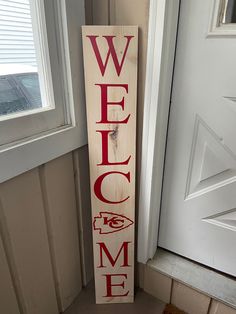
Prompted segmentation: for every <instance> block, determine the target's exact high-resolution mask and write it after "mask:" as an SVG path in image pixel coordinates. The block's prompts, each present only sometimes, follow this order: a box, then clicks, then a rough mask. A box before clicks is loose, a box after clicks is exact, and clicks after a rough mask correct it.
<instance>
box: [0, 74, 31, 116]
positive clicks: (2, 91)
mask: <svg viewBox="0 0 236 314" xmlns="http://www.w3.org/2000/svg"><path fill="white" fill-rule="evenodd" d="M29 107H30V105H29V103H28V101H27V99H26V98H25V97H24V95H23V94H22V93H21V91H20V90H18V89H17V87H16V86H14V83H13V82H12V81H11V79H10V78H6V77H0V114H1V115H6V114H9V113H13V112H18V111H21V110H27V109H29Z"/></svg>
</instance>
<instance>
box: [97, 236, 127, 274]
mask: <svg viewBox="0 0 236 314" xmlns="http://www.w3.org/2000/svg"><path fill="white" fill-rule="evenodd" d="M129 243H131V242H123V244H122V246H121V248H120V250H119V252H118V254H117V255H116V257H115V258H113V257H112V256H111V254H110V252H109V251H108V249H107V247H106V245H105V243H104V242H98V243H97V244H98V245H99V246H100V266H98V268H101V267H106V266H104V265H103V252H104V253H105V254H106V256H107V258H108V260H109V262H110V263H111V265H112V267H114V266H115V264H116V262H117V260H118V258H119V256H120V255H121V252H122V250H124V255H123V258H124V259H123V264H122V265H121V267H129V266H130V265H128V245H129Z"/></svg>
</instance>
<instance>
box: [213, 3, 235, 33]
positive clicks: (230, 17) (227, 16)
mask: <svg viewBox="0 0 236 314" xmlns="http://www.w3.org/2000/svg"><path fill="white" fill-rule="evenodd" d="M211 14H212V16H211V17H210V25H209V31H208V35H207V36H208V37H211V36H235V35H236V0H212V12H211Z"/></svg>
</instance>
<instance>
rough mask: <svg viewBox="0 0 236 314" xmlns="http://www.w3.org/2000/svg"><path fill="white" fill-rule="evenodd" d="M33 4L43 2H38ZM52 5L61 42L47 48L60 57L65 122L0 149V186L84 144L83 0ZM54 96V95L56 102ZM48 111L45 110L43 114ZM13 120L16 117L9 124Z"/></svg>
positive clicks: (36, 111) (25, 113)
mask: <svg viewBox="0 0 236 314" xmlns="http://www.w3.org/2000/svg"><path fill="white" fill-rule="evenodd" d="M44 1H45V0H44ZM44 1H43V2H44ZM46 1H48V0H46ZM36 2H37V3H40V2H41V3H42V1H41V0H37V1H36ZM51 3H52V8H53V11H52V12H50V14H54V18H55V19H54V20H55V21H56V23H55V25H54V30H53V31H54V32H58V30H59V34H60V40H57V41H56V46H54V47H49V49H53V50H51V53H55V54H59V58H60V69H59V71H60V73H61V78H62V84H63V97H64V102H65V103H66V104H67V106H66V107H65V108H64V109H65V119H66V123H65V124H64V125H62V126H58V127H56V128H53V129H50V130H47V131H42V132H40V133H37V134H34V135H33V136H29V137H26V138H25V139H22V140H18V141H15V142H11V143H9V144H6V145H2V146H0V169H1V170H0V183H1V182H4V181H6V180H9V179H11V178H12V177H15V176H16V175H19V174H21V173H23V172H25V171H28V170H30V169H32V168H35V167H37V166H39V165H41V164H43V163H46V162H48V161H50V160H52V159H54V158H57V157H59V156H61V155H63V154H66V153H68V152H70V151H72V150H74V149H76V148H78V147H80V146H83V145H85V144H87V133H86V115H85V101H84V85H83V65H82V42H81V26H82V25H84V24H85V12H84V1H77V0H70V1H66V0H61V1H57V0H51ZM47 14H49V12H47ZM61 87H62V86H61ZM60 96H61V95H60ZM56 97H57V94H56V93H55V101H56ZM50 110H51V108H49V109H48V108H45V109H44V112H45V111H50ZM40 111H42V108H41V109H40V110H37V109H36V110H32V111H27V112H24V113H23V115H25V116H27V115H31V116H33V115H37V113H39V112H40ZM19 115H20V114H19ZM14 120H15V121H17V118H16V119H11V120H9V121H11V122H13V121H14ZM4 122H8V121H4ZM1 123H2V121H1Z"/></svg>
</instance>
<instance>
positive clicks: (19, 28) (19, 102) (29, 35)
mask: <svg viewBox="0 0 236 314" xmlns="http://www.w3.org/2000/svg"><path fill="white" fill-rule="evenodd" d="M29 1H30V0H17V1H12V0H0V80H1V88H0V99H1V108H0V116H2V115H6V114H9V113H14V112H19V111H24V110H32V109H36V108H40V107H42V106H43V105H42V101H41V92H40V84H39V77H38V64H37V58H36V57H37V52H36V51H35V43H34V34H33V25H32V16H31V11H30V2H29ZM7 84H10V85H7ZM7 97H9V99H7ZM44 107H45V104H44Z"/></svg>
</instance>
